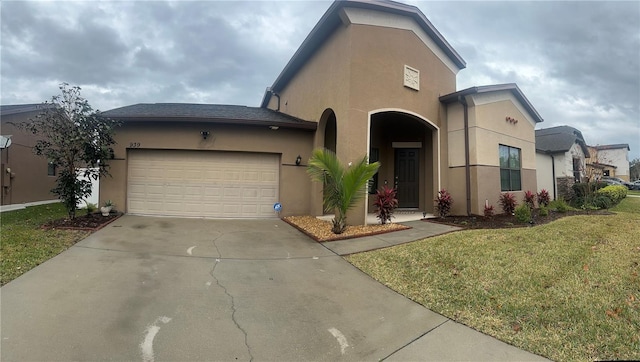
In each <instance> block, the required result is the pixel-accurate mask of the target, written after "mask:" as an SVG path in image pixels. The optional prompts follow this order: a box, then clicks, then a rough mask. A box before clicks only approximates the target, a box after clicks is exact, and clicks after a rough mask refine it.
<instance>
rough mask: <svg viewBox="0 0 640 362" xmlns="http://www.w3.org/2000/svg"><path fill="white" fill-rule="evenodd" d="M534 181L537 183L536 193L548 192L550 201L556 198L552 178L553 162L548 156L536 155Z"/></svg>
mask: <svg viewBox="0 0 640 362" xmlns="http://www.w3.org/2000/svg"><path fill="white" fill-rule="evenodd" d="M536 180H537V182H538V192H540V190H542V189H545V190H547V192H549V196H550V197H551V200H554V199H555V198H556V195H555V193H554V188H555V187H554V184H555V180H554V178H553V160H552V159H551V156H550V155H547V154H544V153H536Z"/></svg>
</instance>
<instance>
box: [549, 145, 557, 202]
mask: <svg viewBox="0 0 640 362" xmlns="http://www.w3.org/2000/svg"><path fill="white" fill-rule="evenodd" d="M549 156H551V177H553V199H554V200H555V199H556V197H557V195H556V159H555V157H553V155H552V154H549Z"/></svg>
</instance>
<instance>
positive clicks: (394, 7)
mask: <svg viewBox="0 0 640 362" xmlns="http://www.w3.org/2000/svg"><path fill="white" fill-rule="evenodd" d="M347 8H353V9H364V10H373V11H377V12H381V13H389V14H394V15H399V16H404V17H407V18H410V19H412V20H413V21H415V23H416V24H417V25H418V26H419V27H420V29H421V30H422V31H424V33H425V34H426V36H427V37H428V38H429V39H430V41H433V43H435V45H436V46H437V47H438V48H439V49H440V50H441V51H442V52H443V54H444V56H445V57H447V58H448V60H450V62H451V63H452V64H454V65H455V66H456V67H458V68H459V69H463V68H465V67H466V62H465V61H464V59H462V57H461V56H460V55H459V54H458V52H456V50H455V49H453V47H452V46H451V45H450V44H449V43H448V42H447V41H446V39H445V38H444V37H443V36H442V34H440V32H439V31H438V30H437V29H436V28H435V27H434V26H433V24H432V23H431V22H430V21H429V20H428V19H427V17H426V16H425V15H424V14H423V13H422V12H421V11H420V9H418V8H417V7H415V6H411V5H406V4H402V3H398V2H394V1H387V0H335V1H334V2H333V3H332V4H331V6H329V9H327V11H326V12H325V14H324V15H323V16H322V17H321V18H320V20H319V21H318V23H317V24H316V26H315V27H314V28H313V29H312V30H311V32H310V33H309V35H307V37H306V38H305V40H304V41H303V42H302V44H301V45H300V47H299V48H298V50H296V52H295V53H294V54H293V56H292V57H291V59H290V60H289V62H288V63H287V65H286V66H285V67H284V69H283V70H282V72H281V73H280V74H279V75H278V77H277V78H276V80H275V81H274V82H273V85H272V86H271V87H269V88H267V91H266V92H265V95H264V97H263V99H262V103H261V107H266V106H267V105H268V104H269V100H270V98H271V94H272V92H279V91H280V90H282V89H284V87H286V85H287V84H288V83H289V82H290V81H291V79H293V77H295V75H296V74H297V73H298V71H299V70H300V69H301V68H302V67H303V66H304V64H306V63H307V61H308V60H309V59H310V58H311V57H312V56H313V55H314V54H315V52H316V51H317V50H318V49H319V48H320V46H321V45H322V44H323V43H324V42H325V41H326V40H327V39H328V38H329V36H330V35H331V34H332V33H333V32H334V30H335V29H336V28H337V27H338V26H340V24H343V23H344V21H345V20H346V19H343V18H344V17H346V15H345V9H347Z"/></svg>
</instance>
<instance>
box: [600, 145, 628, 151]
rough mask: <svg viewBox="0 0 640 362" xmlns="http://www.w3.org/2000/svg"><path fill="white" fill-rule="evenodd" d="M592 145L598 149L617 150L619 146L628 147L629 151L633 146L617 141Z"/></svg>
mask: <svg viewBox="0 0 640 362" xmlns="http://www.w3.org/2000/svg"><path fill="white" fill-rule="evenodd" d="M592 147H593V148H595V149H596V150H617V149H619V148H626V149H627V151H631V148H630V147H629V145H628V144H626V143H617V144H615V145H598V146H592Z"/></svg>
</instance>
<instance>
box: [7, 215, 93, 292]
mask: <svg viewBox="0 0 640 362" xmlns="http://www.w3.org/2000/svg"><path fill="white" fill-rule="evenodd" d="M66 216H67V213H66V211H65V209H64V206H63V205H62V204H61V203H56V204H47V205H39V206H32V207H28V208H26V209H22V210H16V211H9V212H3V213H2V214H0V222H1V223H2V225H1V227H0V233H1V236H0V238H1V239H0V240H1V242H0V261H1V262H0V271H1V273H0V285H5V284H6V283H8V282H10V281H12V280H13V279H15V278H17V277H19V276H20V275H22V274H24V273H26V272H27V271H29V270H31V269H33V268H34V267H36V266H38V265H40V264H42V263H43V262H45V261H47V260H48V259H50V258H52V257H54V256H56V255H58V254H59V253H61V252H62V251H64V250H66V249H68V248H69V247H70V246H71V245H73V244H75V243H76V242H78V241H79V240H82V239H83V238H85V237H86V236H87V235H88V234H89V233H88V232H86V231H71V230H43V229H41V228H40V226H41V225H42V224H44V223H46V222H47V221H51V220H55V219H60V218H63V217H66Z"/></svg>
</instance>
